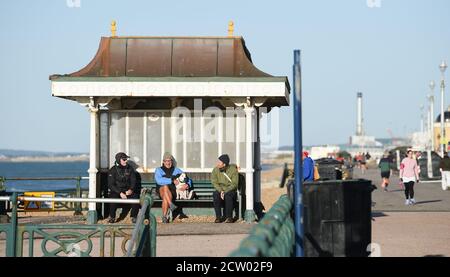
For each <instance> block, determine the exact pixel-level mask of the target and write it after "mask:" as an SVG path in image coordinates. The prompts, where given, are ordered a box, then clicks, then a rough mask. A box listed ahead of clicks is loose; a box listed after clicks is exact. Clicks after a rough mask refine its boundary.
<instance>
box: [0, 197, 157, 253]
mask: <svg viewBox="0 0 450 277" xmlns="http://www.w3.org/2000/svg"><path fill="white" fill-rule="evenodd" d="M0 201H10V202H11V203H12V212H11V222H10V223H8V224H0V234H1V233H6V256H9V257H23V256H25V255H24V254H25V253H24V252H25V251H24V248H25V246H26V245H25V242H27V243H28V247H27V248H28V253H27V255H26V256H30V257H32V256H35V252H36V249H35V243H36V242H39V243H40V248H38V250H39V249H40V251H41V253H42V255H43V256H83V257H84V256H91V255H92V254H93V250H94V248H96V249H97V248H98V254H97V255H98V256H101V257H103V256H105V252H106V251H105V250H106V249H107V247H106V245H105V241H106V239H107V238H109V239H110V243H109V253H110V255H109V256H115V255H116V248H117V247H116V237H122V238H123V240H122V243H121V245H120V250H122V254H123V255H124V256H128V257H129V256H145V257H154V256H156V218H155V216H154V215H153V214H151V213H150V209H151V207H152V205H153V199H152V197H151V195H150V194H149V193H148V192H146V191H145V192H143V194H142V195H141V199H98V198H62V197H54V198H53V197H50V198H49V197H23V196H22V197H18V196H17V193H13V195H12V196H8V197H0ZM18 201H36V202H43V201H53V202H55V201H62V202H75V203H121V204H136V203H140V204H141V209H140V211H139V214H138V218H137V221H136V224H135V225H134V226H133V225H125V224H121V225H119V224H109V225H102V224H92V225H88V224H49V225H47V224H19V223H18V216H17V203H18ZM76 230H79V231H78V232H76ZM126 230H132V234H131V233H130V232H126ZM25 234H27V236H26V237H25ZM96 242H97V243H98V246H97V245H96ZM127 243H128V246H127ZM135 245H136V247H134V246H135ZM52 246H53V247H52Z"/></svg>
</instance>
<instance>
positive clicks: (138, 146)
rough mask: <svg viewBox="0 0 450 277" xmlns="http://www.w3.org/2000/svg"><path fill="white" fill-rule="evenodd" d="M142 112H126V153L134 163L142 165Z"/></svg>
mask: <svg viewBox="0 0 450 277" xmlns="http://www.w3.org/2000/svg"><path fill="white" fill-rule="evenodd" d="M143 117H144V113H128V120H129V121H128V122H129V133H128V134H129V145H128V148H129V151H130V153H127V154H128V156H130V159H132V160H133V161H134V162H135V163H136V164H138V165H139V166H140V167H141V166H143V161H144V160H143V157H144V119H143Z"/></svg>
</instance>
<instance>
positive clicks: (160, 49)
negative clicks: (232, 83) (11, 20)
mask: <svg viewBox="0 0 450 277" xmlns="http://www.w3.org/2000/svg"><path fill="white" fill-rule="evenodd" d="M59 77H271V75H269V74H267V73H265V72H262V71H261V70H259V69H257V68H256V67H255V66H254V65H253V63H252V59H251V56H250V52H249V51H248V49H247V48H246V46H245V42H244V39H243V38H242V37H102V38H101V41H100V46H99V49H98V51H97V54H96V55H95V57H94V58H93V60H92V61H91V62H90V63H89V64H88V65H87V66H85V67H84V68H82V69H81V70H79V71H77V72H74V73H71V74H66V75H52V76H50V79H51V80H56V79H58V78H59Z"/></svg>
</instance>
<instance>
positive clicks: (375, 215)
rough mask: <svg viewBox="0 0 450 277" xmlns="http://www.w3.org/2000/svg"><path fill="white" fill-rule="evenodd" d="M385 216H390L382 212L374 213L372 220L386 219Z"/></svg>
mask: <svg viewBox="0 0 450 277" xmlns="http://www.w3.org/2000/svg"><path fill="white" fill-rule="evenodd" d="M385 216H388V215H387V214H385V213H382V212H372V218H373V217H385Z"/></svg>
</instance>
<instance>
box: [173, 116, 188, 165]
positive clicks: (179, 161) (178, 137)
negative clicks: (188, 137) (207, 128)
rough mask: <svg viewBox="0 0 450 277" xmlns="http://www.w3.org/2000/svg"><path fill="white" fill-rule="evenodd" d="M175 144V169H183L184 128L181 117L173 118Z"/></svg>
mask: <svg viewBox="0 0 450 277" xmlns="http://www.w3.org/2000/svg"><path fill="white" fill-rule="evenodd" d="M174 128H175V144H176V151H175V153H173V155H174V158H175V160H176V165H177V167H181V168H184V167H185V166H184V162H183V157H184V155H183V141H184V126H183V115H179V116H178V117H175V126H174Z"/></svg>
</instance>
